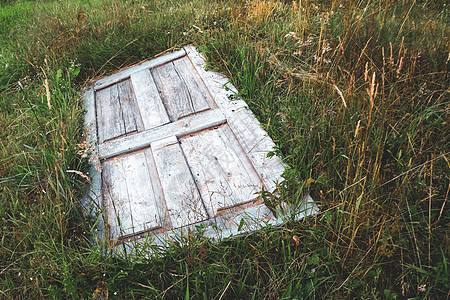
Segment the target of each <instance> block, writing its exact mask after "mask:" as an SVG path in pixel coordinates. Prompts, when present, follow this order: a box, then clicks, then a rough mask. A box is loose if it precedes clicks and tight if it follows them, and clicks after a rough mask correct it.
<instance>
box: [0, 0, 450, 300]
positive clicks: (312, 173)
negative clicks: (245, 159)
mask: <svg viewBox="0 0 450 300" xmlns="http://www.w3.org/2000/svg"><path fill="white" fill-rule="evenodd" d="M449 17H450V14H449V9H448V7H447V6H446V5H445V4H444V1H442V2H441V1H425V0H422V1H420V0H412V1H411V0H404V1H369V0H368V1H325V0H322V1H292V2H291V1H275V0H247V1H246V0H227V1H225V0H224V1H219V0H217V1H207V0H190V1H178V0H171V1H160V0H155V1H150V2H148V1H141V0H134V1H131V0H129V1H116V0H84V1H81V0H80V1H79V0H71V1H37V2H20V1H19V2H12V1H11V2H8V3H4V4H1V5H0V44H1V50H0V51H1V53H0V54H1V57H0V194H1V202H0V224H1V225H0V226H1V231H0V295H1V297H2V298H6V299H17V298H24V299H31V298H52V297H53V298H94V299H106V298H108V297H110V298H124V299H127V298H141V297H144V298H195V299H197V298H200V299H202V298H203V299H225V298H229V299H236V298H244V299H247V298H252V299H280V298H284V299H291V298H298V299H309V298H327V299H328V298H333V299H337V298H359V297H363V298H364V299H366V298H374V299H378V298H386V299H396V298H429V299H446V298H448V297H449V290H450V285H449V282H450V274H449V266H448V258H449V247H450V242H449V241H450V236H449V232H450V225H449V224H450V222H449V221H450V214H449V209H448V205H449V204H448V203H447V202H448V201H447V199H448V194H449V190H450V185H449V167H450V163H449V151H450V147H449V144H450V140H449V130H448V129H449V123H448V122H449V113H450V103H449V87H450V82H449V72H448V66H449V62H450V56H449V55H450V52H449V51H450V49H449V45H450V27H449V24H450V20H449V19H450V18H449ZM187 43H194V44H195V45H196V46H198V47H199V48H200V49H201V50H202V51H203V52H204V54H205V56H206V57H207V58H208V60H209V63H210V67H211V68H213V69H216V70H218V71H221V72H223V73H225V74H226V75H227V76H229V77H230V78H231V80H232V82H233V84H235V85H236V86H237V87H238V90H239V91H240V93H241V97H242V98H244V99H245V100H246V101H247V103H249V105H250V107H251V108H252V110H253V111H254V112H255V114H256V115H257V117H258V118H259V120H260V121H261V123H262V126H264V128H265V129H266V130H267V131H268V132H269V134H270V136H271V137H272V138H273V139H274V141H275V142H276V144H277V146H278V149H277V152H278V154H279V155H280V156H281V157H282V158H283V159H284V161H285V162H286V163H287V164H288V165H289V168H288V169H287V170H286V172H285V174H284V176H285V181H284V182H283V183H282V184H281V185H280V192H281V196H280V197H278V198H277V197H275V196H273V195H270V194H264V197H265V200H266V201H267V202H268V203H269V204H271V203H272V204H273V203H274V202H277V201H281V200H284V201H290V202H294V201H296V199H298V197H299V196H301V195H303V194H305V193H310V194H311V195H312V197H313V198H314V200H315V201H316V203H317V204H318V205H319V206H320V208H321V212H320V213H319V214H318V215H317V216H314V217H310V218H307V219H305V220H303V221H301V222H291V223H288V224H286V225H285V226H282V227H279V228H272V229H267V230H265V231H262V232H259V233H255V234H252V235H249V236H246V237H239V238H236V239H232V240H226V241H224V242H221V243H219V244H213V243H211V242H209V241H208V240H205V239H203V238H201V237H190V238H189V243H188V245H186V246H183V247H181V246H179V245H178V244H177V243H174V244H173V245H172V246H171V247H170V249H169V251H167V252H165V253H159V254H158V255H155V257H153V258H152V259H150V260H140V261H134V262H130V261H127V260H125V259H121V258H118V257H112V256H110V255H109V254H108V252H107V251H102V250H101V249H95V248H92V247H91V246H90V244H89V242H88V238H89V236H90V235H91V234H92V232H91V231H92V220H87V219H85V217H84V216H83V214H82V213H81V212H80V209H79V205H78V201H79V199H80V197H81V195H82V194H83V193H84V192H85V188H86V183H87V182H88V180H87V178H86V172H87V160H86V158H85V157H84V155H83V150H85V149H84V146H83V144H82V142H83V135H82V133H83V128H82V118H83V110H82V106H81V101H80V94H79V91H80V90H81V88H82V87H83V86H84V84H85V83H86V81H88V80H90V79H92V78H94V77H97V76H101V75H105V74H109V73H111V72H113V71H114V70H116V69H118V68H120V67H123V66H127V65H130V64H133V63H136V62H138V61H140V60H141V59H146V58H151V57H153V56H154V55H156V54H158V53H160V52H163V51H165V50H166V49H171V48H176V47H177V46H181V45H184V44H187Z"/></svg>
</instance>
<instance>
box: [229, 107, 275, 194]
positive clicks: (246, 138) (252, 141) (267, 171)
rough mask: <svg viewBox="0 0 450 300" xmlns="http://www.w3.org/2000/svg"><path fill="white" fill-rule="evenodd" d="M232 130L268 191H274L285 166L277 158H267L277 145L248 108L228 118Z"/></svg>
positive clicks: (237, 111) (239, 110)
mask: <svg viewBox="0 0 450 300" xmlns="http://www.w3.org/2000/svg"><path fill="white" fill-rule="evenodd" d="M227 120H228V124H229V126H230V128H231V129H232V130H233V133H234V134H235V135H236V138H237V140H238V141H239V143H240V144H241V145H242V147H243V149H244V151H245V152H246V153H247V155H248V157H249V158H250V160H251V162H252V163H253V166H254V167H255V169H256V170H257V172H258V174H259V176H260V177H261V178H262V180H263V182H264V184H265V186H266V189H267V190H268V191H274V190H275V189H276V181H281V179H282V177H281V175H282V174H283V172H284V165H283V163H282V161H281V159H280V158H278V157H277V156H273V157H267V153H269V152H270V151H273V150H274V148H275V144H274V142H273V141H272V139H271V138H270V137H269V136H268V135H267V133H266V132H265V131H264V130H263V129H262V128H261V127H260V124H259V122H258V121H257V120H256V118H255V116H254V115H253V113H252V112H251V110H250V109H248V108H241V109H238V110H236V111H235V112H234V113H233V114H232V115H230V116H228V118H227Z"/></svg>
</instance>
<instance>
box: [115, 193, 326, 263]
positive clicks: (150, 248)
mask: <svg viewBox="0 0 450 300" xmlns="http://www.w3.org/2000/svg"><path fill="white" fill-rule="evenodd" d="M285 207H288V206H285ZM286 209H287V208H286ZM318 212H319V209H318V208H317V206H316V205H315V204H314V202H313V199H312V198H311V196H310V195H306V196H305V197H303V198H302V199H301V201H299V203H298V204H297V205H296V206H292V205H291V206H289V209H287V210H283V213H282V214H280V215H279V216H274V214H273V212H272V211H271V210H270V209H269V208H268V207H267V206H266V205H265V204H264V203H263V204H259V205H256V206H253V207H249V208H246V209H244V210H241V211H238V212H235V213H230V214H228V215H226V216H219V217H215V218H212V219H209V220H206V221H203V222H200V223H196V224H192V225H189V226H185V227H182V228H177V229H175V230H170V231H166V232H162V233H158V234H155V235H153V236H151V237H148V236H145V234H141V235H140V236H138V239H136V240H131V241H127V242H125V243H123V244H121V245H116V246H115V249H113V252H114V254H115V255H118V256H123V255H124V251H126V252H127V253H126V256H127V257H128V258H130V259H132V260H133V259H141V258H144V257H145V258H150V257H151V256H152V255H153V254H157V252H159V251H164V250H166V249H167V248H168V245H169V244H174V243H179V244H183V243H185V242H188V241H189V240H190V239H189V237H190V236H191V235H192V234H201V236H202V237H206V238H209V239H211V240H212V241H214V242H220V241H222V240H224V239H228V238H236V237H239V236H246V235H249V234H252V233H254V232H257V231H259V230H261V229H263V228H265V227H267V226H271V227H277V226H281V225H283V224H285V223H286V222H287V221H289V220H292V219H294V220H295V221H300V220H302V219H304V218H306V217H309V216H315V215H317V214H318ZM224 223H225V224H224ZM224 225H225V226H228V228H226V229H225V230H221V229H220V227H221V226H224Z"/></svg>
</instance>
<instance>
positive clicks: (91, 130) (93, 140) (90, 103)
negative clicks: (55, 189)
mask: <svg viewBox="0 0 450 300" xmlns="http://www.w3.org/2000/svg"><path fill="white" fill-rule="evenodd" d="M83 99H84V107H85V109H86V114H85V116H84V128H85V132H86V142H87V144H88V147H89V149H90V150H91V154H90V157H89V162H90V166H89V173H88V176H89V177H90V179H91V184H90V189H89V192H88V193H87V194H86V195H85V196H83V197H82V198H81V201H80V204H81V207H82V208H83V210H84V211H85V213H86V214H87V215H89V216H91V218H93V219H94V220H97V218H98V222H97V226H96V230H95V231H94V233H95V235H96V236H97V237H98V238H100V239H103V238H104V236H103V234H104V232H105V223H104V218H102V211H103V201H102V179H101V164H100V161H99V159H98V151H97V121H96V114H95V95H94V90H93V89H92V87H91V88H88V89H86V90H85V91H84V92H83Z"/></svg>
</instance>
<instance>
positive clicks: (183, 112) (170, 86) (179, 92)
mask: <svg viewBox="0 0 450 300" xmlns="http://www.w3.org/2000/svg"><path fill="white" fill-rule="evenodd" d="M152 75H153V77H154V78H155V83H156V86H157V87H158V90H159V93H160V95H161V99H162V101H163V103H164V107H165V108H166V111H167V114H168V115H169V118H170V120H171V121H172V122H173V121H177V120H178V119H180V118H182V117H184V116H187V115H191V114H193V113H194V112H195V110H194V103H193V99H192V98H191V96H190V94H189V90H188V87H187V86H186V84H185V82H184V81H183V80H182V78H181V77H180V76H179V75H178V73H177V71H176V70H175V66H174V65H173V62H170V63H167V64H165V65H162V66H160V67H158V68H155V69H153V70H152Z"/></svg>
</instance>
